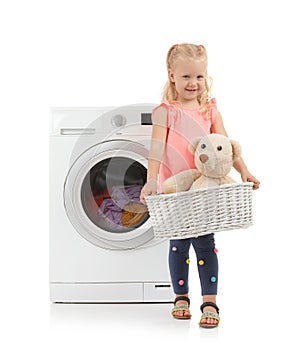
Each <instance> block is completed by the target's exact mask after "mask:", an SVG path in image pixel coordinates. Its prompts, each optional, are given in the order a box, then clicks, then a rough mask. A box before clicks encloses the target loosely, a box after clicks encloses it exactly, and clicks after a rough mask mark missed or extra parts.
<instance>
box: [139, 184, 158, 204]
mask: <svg viewBox="0 0 289 350" xmlns="http://www.w3.org/2000/svg"><path fill="white" fill-rule="evenodd" d="M157 191H158V182H157V180H149V181H148V182H147V183H146V184H145V185H144V187H143V188H142V190H141V193H140V200H141V202H143V203H145V202H146V201H145V198H144V197H145V196H153V195H155V194H157Z"/></svg>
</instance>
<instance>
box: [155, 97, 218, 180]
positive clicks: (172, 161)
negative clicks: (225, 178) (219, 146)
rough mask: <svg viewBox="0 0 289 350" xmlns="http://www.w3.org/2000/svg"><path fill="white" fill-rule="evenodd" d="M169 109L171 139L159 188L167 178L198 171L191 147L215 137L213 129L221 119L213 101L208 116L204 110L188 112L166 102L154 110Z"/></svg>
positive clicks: (161, 166)
mask: <svg viewBox="0 0 289 350" xmlns="http://www.w3.org/2000/svg"><path fill="white" fill-rule="evenodd" d="M160 107H165V108H166V109H167V136H166V145H165V149H164V154H163V159H162V162H161V165H160V171H159V184H160V185H161V184H162V183H163V182H164V181H165V180H166V179H167V178H169V177H170V176H172V175H175V174H177V173H179V172H180V171H183V170H187V169H192V168H193V169H195V168H196V166H195V162H194V156H193V155H192V154H191V153H190V151H189V149H188V146H189V144H190V142H191V141H192V139H194V138H195V137H199V136H205V135H208V134H210V133H211V127H212V125H213V124H214V122H215V119H216V115H217V112H218V110H217V104H216V100H215V99H211V100H210V109H209V113H208V115H205V114H204V113H202V112H201V111H200V108H194V109H191V108H186V107H183V106H181V105H180V104H178V103H177V102H174V103H169V102H162V103H161V104H160V105H159V106H157V107H156V108H154V110H153V112H152V118H154V113H155V111H156V110H157V109H158V108H160Z"/></svg>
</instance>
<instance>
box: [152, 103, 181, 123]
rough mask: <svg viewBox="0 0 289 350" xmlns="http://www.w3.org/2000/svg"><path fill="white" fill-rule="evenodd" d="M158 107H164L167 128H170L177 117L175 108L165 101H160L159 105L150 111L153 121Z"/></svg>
mask: <svg viewBox="0 0 289 350" xmlns="http://www.w3.org/2000/svg"><path fill="white" fill-rule="evenodd" d="M160 107H165V108H166V110H167V126H168V127H170V126H171V125H172V123H173V122H174V120H175V118H176V116H177V110H176V108H175V106H174V105H173V104H171V103H169V102H167V101H162V102H161V104H159V105H158V106H156V107H155V108H154V109H153V110H152V120H154V115H155V112H156V111H157V110H158V109H159V108H160Z"/></svg>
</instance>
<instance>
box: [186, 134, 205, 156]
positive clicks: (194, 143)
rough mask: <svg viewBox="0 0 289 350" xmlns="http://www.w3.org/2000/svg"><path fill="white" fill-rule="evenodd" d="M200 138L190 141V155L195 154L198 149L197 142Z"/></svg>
mask: <svg viewBox="0 0 289 350" xmlns="http://www.w3.org/2000/svg"><path fill="white" fill-rule="evenodd" d="M201 139H202V138H201V137H196V138H194V139H193V140H192V142H191V143H190V144H189V151H190V152H191V153H192V154H195V152H196V149H197V147H198V144H199V142H200V141H201Z"/></svg>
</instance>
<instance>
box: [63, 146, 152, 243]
mask: <svg viewBox="0 0 289 350" xmlns="http://www.w3.org/2000/svg"><path fill="white" fill-rule="evenodd" d="M147 155H148V150H147V149H146V148H145V147H144V146H143V145H141V144H139V143H137V142H132V141H120V140H115V141H106V142H103V143H100V144H97V145H95V146H94V147H91V148H89V149H88V150H87V151H86V152H84V153H82V154H81V155H80V156H79V157H78V158H77V159H76V161H75V162H74V163H73V164H72V166H71V168H70V171H69V173H68V175H67V178H66V181H65V185H64V205H65V209H66V213H67V215H68V218H69V220H70V221H71V223H72V224H73V226H74V228H75V229H76V230H77V231H78V233H80V234H81V235H82V236H83V237H84V238H85V239H87V240H88V241H89V242H91V243H92V244H95V245H97V246H99V247H102V248H105V249H135V248H138V247H143V246H145V245H146V244H148V243H149V242H151V241H152V240H153V230H152V227H151V225H150V222H149V221H150V220H148V219H149V214H148V211H147V208H146V206H145V205H144V204H143V203H141V202H140V200H139V196H140V191H141V189H142V187H143V185H144V184H145V182H146V175H147Z"/></svg>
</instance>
